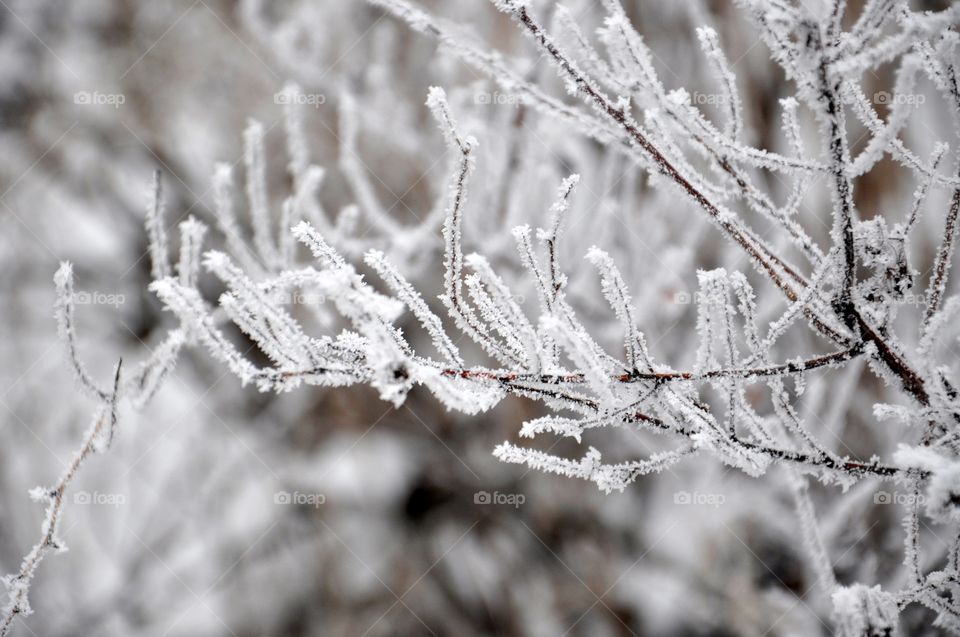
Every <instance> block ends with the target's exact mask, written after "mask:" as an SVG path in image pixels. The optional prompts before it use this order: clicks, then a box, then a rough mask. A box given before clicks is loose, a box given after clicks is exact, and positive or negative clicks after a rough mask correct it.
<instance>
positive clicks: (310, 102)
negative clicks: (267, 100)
mask: <svg viewBox="0 0 960 637" xmlns="http://www.w3.org/2000/svg"><path fill="white" fill-rule="evenodd" d="M273 103H274V104H280V105H284V104H291V105H294V106H312V107H313V108H320V107H321V106H323V105H324V104H326V103H327V96H326V95H324V94H323V93H301V92H300V91H277V92H276V93H274V94H273Z"/></svg>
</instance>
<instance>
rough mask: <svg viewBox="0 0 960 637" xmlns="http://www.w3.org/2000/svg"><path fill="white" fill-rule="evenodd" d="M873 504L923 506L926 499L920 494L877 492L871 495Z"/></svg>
mask: <svg viewBox="0 0 960 637" xmlns="http://www.w3.org/2000/svg"><path fill="white" fill-rule="evenodd" d="M873 503H874V504H899V505H901V506H913V505H915V504H917V505H920V506H923V505H924V504H926V503H927V497H926V496H925V495H924V494H922V493H900V492H899V491H893V492H892V493H891V492H890V491H877V492H876V493H874V494H873Z"/></svg>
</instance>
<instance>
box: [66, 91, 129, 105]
mask: <svg viewBox="0 0 960 637" xmlns="http://www.w3.org/2000/svg"><path fill="white" fill-rule="evenodd" d="M73 103H74V104H78V105H80V106H112V107H114V108H120V107H121V106H123V105H124V104H126V103H127V96H126V95H124V94H123V93H101V92H100V91H77V92H76V93H74V94H73Z"/></svg>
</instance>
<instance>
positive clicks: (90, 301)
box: [73, 290, 127, 308]
mask: <svg viewBox="0 0 960 637" xmlns="http://www.w3.org/2000/svg"><path fill="white" fill-rule="evenodd" d="M73 302H74V304H76V305H112V306H113V307H117V308H118V307H120V306H121V305H123V304H124V303H126V302H127V297H126V296H124V295H123V294H119V293H110V292H99V291H97V290H94V291H92V292H88V291H86V290H81V291H80V292H74V294H73Z"/></svg>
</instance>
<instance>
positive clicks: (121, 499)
mask: <svg viewBox="0 0 960 637" xmlns="http://www.w3.org/2000/svg"><path fill="white" fill-rule="evenodd" d="M73 503H74V504H80V505H95V506H112V507H119V506H123V505H124V504H126V503H127V496H125V495H124V494H122V493H100V492H99V491H93V492H90V491H77V492H76V493H74V494H73Z"/></svg>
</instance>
